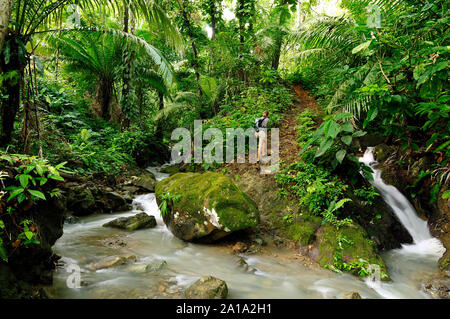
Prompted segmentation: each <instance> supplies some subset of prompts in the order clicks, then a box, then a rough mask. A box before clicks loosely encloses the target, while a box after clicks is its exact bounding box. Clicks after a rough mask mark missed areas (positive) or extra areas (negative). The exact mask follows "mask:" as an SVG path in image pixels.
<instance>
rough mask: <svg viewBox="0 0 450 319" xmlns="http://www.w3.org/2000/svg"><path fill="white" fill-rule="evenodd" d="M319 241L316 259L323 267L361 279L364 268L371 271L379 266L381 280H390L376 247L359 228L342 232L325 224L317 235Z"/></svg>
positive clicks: (356, 226) (353, 227) (341, 228)
mask: <svg viewBox="0 0 450 319" xmlns="http://www.w3.org/2000/svg"><path fill="white" fill-rule="evenodd" d="M316 239H317V240H316V242H315V246H316V247H315V250H316V253H315V256H314V257H315V259H316V260H317V262H318V263H319V264H320V265H321V266H322V267H325V268H331V269H337V270H341V271H349V272H351V273H353V274H354V275H361V270H362V268H364V269H365V270H367V269H368V268H369V267H368V266H369V265H376V266H378V267H379V269H380V277H381V279H382V280H389V279H390V278H389V276H388V274H387V271H386V265H385V264H384V261H383V259H382V258H381V256H380V255H379V253H378V249H377V247H376V244H375V243H374V242H373V241H372V240H370V239H369V238H368V236H367V233H366V232H365V230H364V229H363V228H362V227H361V226H359V225H358V224H355V223H353V224H352V225H349V226H342V227H340V228H339V229H337V228H336V227H334V226H333V225H331V224H328V223H327V224H324V225H322V226H321V227H320V228H319V230H318V231H317V232H316ZM376 266H375V267H376Z"/></svg>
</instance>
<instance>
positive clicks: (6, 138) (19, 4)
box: [0, 0, 181, 145]
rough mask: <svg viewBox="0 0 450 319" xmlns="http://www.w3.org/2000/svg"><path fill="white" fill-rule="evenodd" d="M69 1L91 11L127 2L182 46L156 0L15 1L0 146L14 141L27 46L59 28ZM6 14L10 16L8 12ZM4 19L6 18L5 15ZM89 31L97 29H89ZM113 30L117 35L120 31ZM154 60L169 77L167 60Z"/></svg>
mask: <svg viewBox="0 0 450 319" xmlns="http://www.w3.org/2000/svg"><path fill="white" fill-rule="evenodd" d="M9 3H12V2H9ZM69 4H77V5H80V6H81V7H82V8H85V9H88V10H92V9H94V8H99V7H103V6H109V7H110V8H112V10H119V9H120V5H121V4H122V5H123V4H125V5H127V6H128V7H129V8H130V10H131V11H132V12H133V14H134V15H135V16H138V15H139V14H140V15H142V16H143V17H145V19H146V20H147V21H148V22H149V24H150V25H152V26H158V27H159V29H160V30H162V31H164V34H165V35H166V37H167V39H169V40H170V42H171V43H172V44H173V45H174V46H176V47H178V48H179V47H181V37H180V35H179V33H178V31H177V29H176V28H175V27H174V26H173V24H172V23H171V21H170V20H169V19H168V18H167V16H166V15H165V13H164V11H163V10H162V9H161V8H160V6H159V4H158V2H157V0H108V1H106V2H103V1H99V0H57V1H49V0H17V1H15V3H14V6H13V7H12V11H11V16H10V29H9V32H6V35H5V41H4V45H3V48H2V51H1V53H0V70H1V71H2V72H3V73H4V74H7V76H6V80H5V81H4V82H3V86H4V89H5V90H6V91H7V92H8V98H7V99H4V100H3V103H2V106H1V118H2V128H1V135H0V145H6V144H8V143H9V142H10V141H11V134H12V131H13V127H14V121H15V119H16V114H17V111H18V109H19V105H20V97H21V89H22V88H23V79H24V69H25V67H26V65H27V62H28V60H29V57H30V54H29V53H28V52H27V49H26V47H27V45H30V46H31V48H32V50H34V48H35V45H34V43H33V36H34V35H35V34H37V33H42V32H50V31H57V30H51V29H52V26H53V25H52V21H53V20H54V19H53V18H57V17H59V16H60V15H61V14H62V9H63V8H64V7H65V6H67V5H69ZM6 11H8V10H6ZM4 15H5V16H7V15H8V14H7V12H6V13H5V14H4ZM1 18H2V19H3V15H2V16H1ZM90 32H96V31H93V30H90ZM111 33H112V34H116V35H117V34H118V32H111ZM4 34H5V31H4V29H0V39H2V37H3V35H4ZM121 36H122V37H126V38H129V39H130V38H131V40H132V41H134V42H136V43H139V44H140V45H141V46H143V47H146V46H147V45H148V44H145V43H142V42H141V41H140V40H139V39H134V38H133V37H132V36H130V35H129V34H128V33H126V32H122V34H121ZM144 42H145V41H144ZM147 51H149V52H153V54H156V53H155V52H156V51H155V49H154V48H153V47H148V46H147ZM156 55H157V54H156ZM156 55H155V56H156ZM155 63H157V64H158V63H159V64H160V66H161V67H160V68H161V69H162V71H165V72H166V74H165V77H167V72H168V71H167V65H163V64H164V59H163V58H161V57H158V58H155ZM169 73H170V72H169Z"/></svg>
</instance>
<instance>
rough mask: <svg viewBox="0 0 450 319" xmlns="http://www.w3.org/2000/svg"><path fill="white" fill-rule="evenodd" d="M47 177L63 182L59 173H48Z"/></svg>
mask: <svg viewBox="0 0 450 319" xmlns="http://www.w3.org/2000/svg"><path fill="white" fill-rule="evenodd" d="M48 178H51V179H54V180H56V181H62V182H64V178H62V177H61V176H60V175H48Z"/></svg>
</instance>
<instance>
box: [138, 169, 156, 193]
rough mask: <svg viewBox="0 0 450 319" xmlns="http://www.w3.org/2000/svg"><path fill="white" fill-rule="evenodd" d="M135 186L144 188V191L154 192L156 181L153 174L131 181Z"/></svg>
mask: <svg viewBox="0 0 450 319" xmlns="http://www.w3.org/2000/svg"><path fill="white" fill-rule="evenodd" d="M133 184H134V185H135V186H140V187H143V188H145V189H146V190H148V191H150V192H153V191H154V190H155V185H156V179H155V175H153V173H150V172H148V173H146V174H144V175H142V176H140V177H138V178H136V179H135V180H134V181H133Z"/></svg>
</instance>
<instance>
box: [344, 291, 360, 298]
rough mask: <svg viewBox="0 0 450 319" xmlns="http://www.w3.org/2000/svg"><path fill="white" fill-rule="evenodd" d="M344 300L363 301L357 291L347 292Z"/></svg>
mask: <svg viewBox="0 0 450 319" xmlns="http://www.w3.org/2000/svg"><path fill="white" fill-rule="evenodd" d="M342 299H362V298H361V295H360V294H359V293H357V292H355V291H350V292H347V293H346V294H344V295H343V296H342Z"/></svg>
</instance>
